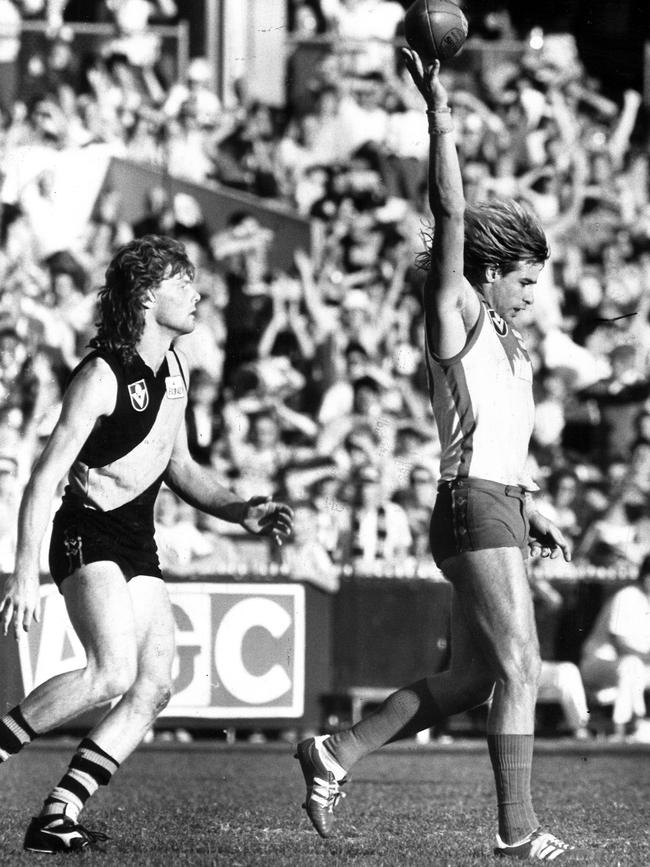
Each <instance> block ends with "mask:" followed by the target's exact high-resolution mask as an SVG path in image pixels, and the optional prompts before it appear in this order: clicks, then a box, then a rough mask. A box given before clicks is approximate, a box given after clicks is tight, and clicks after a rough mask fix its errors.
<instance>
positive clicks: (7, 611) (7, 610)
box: [2, 599, 14, 637]
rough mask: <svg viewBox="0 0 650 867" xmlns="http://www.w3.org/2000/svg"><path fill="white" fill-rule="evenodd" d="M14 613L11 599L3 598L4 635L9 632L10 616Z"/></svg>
mask: <svg viewBox="0 0 650 867" xmlns="http://www.w3.org/2000/svg"><path fill="white" fill-rule="evenodd" d="M13 613H14V604H13V602H12V601H11V599H4V600H3V602H2V634H3V635H4V636H5V637H6V636H7V633H8V632H9V626H10V624H11V618H12V617H13Z"/></svg>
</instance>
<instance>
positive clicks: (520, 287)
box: [484, 262, 544, 325]
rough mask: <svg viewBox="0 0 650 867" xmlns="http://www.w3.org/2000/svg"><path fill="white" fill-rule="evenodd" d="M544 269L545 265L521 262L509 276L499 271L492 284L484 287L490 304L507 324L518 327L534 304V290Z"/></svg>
mask: <svg viewBox="0 0 650 867" xmlns="http://www.w3.org/2000/svg"><path fill="white" fill-rule="evenodd" d="M543 267H544V266H543V264H541V265H540V264H536V263H532V262H521V263H520V264H519V265H518V266H517V267H516V268H515V269H514V270H513V271H509V272H508V273H507V274H501V272H499V271H497V272H496V275H495V277H494V279H493V280H492V282H490V283H488V284H487V286H485V287H484V294H485V298H486V300H487V302H488V304H489V305H490V306H491V307H492V308H493V309H494V310H495V311H496V312H497V313H498V314H499V316H501V317H502V318H503V319H505V320H506V322H511V323H513V324H515V325H516V323H517V320H518V319H519V318H520V317H521V314H522V313H523V312H524V311H525V310H527V309H528V308H529V307H530V306H531V305H532V304H533V301H534V292H533V290H534V287H535V284H536V283H537V278H538V277H539V275H540V273H541V271H542V268H543Z"/></svg>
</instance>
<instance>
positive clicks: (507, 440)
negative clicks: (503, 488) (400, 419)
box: [426, 299, 537, 490]
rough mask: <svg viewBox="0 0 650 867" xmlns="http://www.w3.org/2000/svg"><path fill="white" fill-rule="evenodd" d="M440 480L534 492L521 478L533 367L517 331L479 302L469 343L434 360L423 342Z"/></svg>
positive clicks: (530, 427) (529, 425)
mask: <svg viewBox="0 0 650 867" xmlns="http://www.w3.org/2000/svg"><path fill="white" fill-rule="evenodd" d="M426 361H427V373H428V383H429V394H430V397H431V406H432V408H433V414H434V418H435V420H436V424H437V427H438V434H439V437H440V444H441V447H442V454H441V459H440V479H441V481H451V480H452V479H455V478H465V477H467V476H472V477H475V478H481V479H487V480H489V481H493V482H499V483H501V484H504V485H522V486H523V487H525V488H528V489H530V490H535V489H536V488H537V485H536V484H535V483H534V482H533V481H532V480H531V479H530V478H529V477H527V476H526V473H525V464H526V459H527V456H528V443H529V440H530V436H531V433H532V430H533V422H534V414H535V408H534V404H533V387H532V386H533V375H532V365H531V362H530V358H529V356H528V353H527V352H526V348H525V346H524V343H523V340H522V337H521V335H520V334H519V332H518V331H516V330H515V329H514V328H513V327H512V326H511V325H510V324H508V323H507V322H505V321H504V320H503V319H502V318H501V317H500V316H499V315H498V314H497V313H495V311H494V310H492V309H491V308H490V307H488V306H487V304H486V303H485V302H484V301H483V300H482V299H481V309H480V313H479V318H478V321H477V323H476V325H475V326H474V328H473V329H472V331H471V332H470V334H469V335H468V338H467V343H466V344H465V346H464V347H463V349H462V350H461V351H460V352H459V353H458V354H457V355H455V356H454V357H453V358H449V359H444V360H440V359H439V358H437V357H435V356H434V355H433V354H432V353H431V351H430V349H429V346H428V343H427V345H426Z"/></svg>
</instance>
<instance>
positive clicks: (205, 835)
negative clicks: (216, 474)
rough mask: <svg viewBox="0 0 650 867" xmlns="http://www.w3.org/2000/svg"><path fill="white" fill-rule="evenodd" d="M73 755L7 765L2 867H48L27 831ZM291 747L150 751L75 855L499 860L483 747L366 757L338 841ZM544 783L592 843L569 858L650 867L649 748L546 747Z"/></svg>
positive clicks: (31, 755) (272, 862) (575, 833)
mask: <svg viewBox="0 0 650 867" xmlns="http://www.w3.org/2000/svg"><path fill="white" fill-rule="evenodd" d="M73 749H74V742H72V741H71V742H70V743H69V744H61V743H60V742H59V743H43V744H35V745H33V746H32V747H30V748H29V749H28V750H26V751H25V752H24V753H22V754H21V755H20V756H18V757H17V758H15V759H14V760H12V761H10V762H8V763H7V764H6V765H4V766H3V767H2V769H1V770H0V774H1V785H0V793H1V795H0V798H1V800H0V805H1V807H2V816H3V821H2V827H1V829H0V864H1V865H3V867H14V865H26V864H32V865H33V864H34V863H35V862H36V863H52V860H53V859H52V858H51V857H50V856H46V855H34V854H28V853H25V852H23V850H22V838H23V834H24V830H25V825H26V821H27V820H28V818H29V816H30V815H31V814H32V813H35V812H38V810H39V808H40V804H41V801H42V799H43V796H44V795H45V794H46V793H47V791H48V789H49V788H50V787H51V785H53V784H54V783H56V782H57V781H58V779H59V777H60V776H61V775H62V773H63V771H64V769H65V767H66V766H67V762H68V759H69V757H70V754H71V753H72V751H73ZM292 753H293V750H292V749H291V748H290V747H289V746H288V745H286V744H280V743H273V744H268V745H259V746H258V745H255V746H249V745H234V746H226V745H225V743H223V742H195V743H194V744H190V745H187V746H176V745H173V744H170V745H168V744H161V745H156V744H153V745H151V746H146V747H141V748H140V749H139V750H138V751H137V752H136V753H135V754H134V755H133V756H132V757H131V759H130V760H129V761H128V762H127V763H126V764H125V766H124V767H123V768H121V769H120V771H119V772H118V774H117V775H116V777H115V779H114V780H113V782H112V784H111V786H110V787H109V788H108V789H101V790H100V791H99V792H98V793H97V795H96V796H95V797H94V799H93V801H92V802H91V804H90V806H89V807H88V810H87V811H86V813H85V815H84V820H83V821H84V822H85V823H86V824H87V825H88V826H89V827H90V828H94V829H96V830H102V831H105V832H107V833H108V834H110V836H111V840H110V841H109V843H108V844H107V845H106V852H105V853H102V852H97V851H93V852H87V853H84V854H82V855H74V856H70V857H71V858H72V859H74V860H73V863H77V862H78V860H79V859H81V860H83V861H84V862H88V861H90V860H91V859H92V860H93V861H96V862H97V863H98V864H101V865H102V867H112V865H116V867H117V865H119V867H131V865H143V867H154V865H155V867H163V865H164V867H176V865H206V867H207V865H219V867H253V865H256V867H257V865H259V867H303V865H305V867H335V865H348V864H349V865H355V867H388V865H422V867H424V865H427V867H444V865H463V867H464V865H488V864H492V865H494V864H496V863H503V862H502V861H497V860H496V859H494V858H493V857H492V854H491V853H492V844H493V838H494V830H495V827H494V794H493V782H492V777H491V772H490V767H489V762H488V759H487V754H486V751H485V749H484V747H483V745H482V744H481V743H480V742H478V741H467V742H462V743H460V742H459V743H454V744H451V745H449V746H439V745H435V744H431V745H427V746H416V745H415V744H414V743H409V744H397V745H393V746H391V747H388V748H386V749H385V750H383V751H382V752H381V753H379V754H377V755H375V756H372V757H369V758H367V759H365V760H364V761H362V762H360V763H359V765H358V766H357V767H356V768H355V772H354V775H353V780H352V782H351V783H350V785H349V786H348V787H347V789H348V797H347V798H346V800H345V801H344V802H343V803H342V805H340V807H339V810H338V815H339V818H338V821H337V832H336V836H335V837H333V838H330V839H329V840H321V839H320V838H319V837H318V836H317V834H316V832H315V831H314V830H313V829H312V827H311V825H310V824H309V822H308V820H307V818H306V816H305V814H304V812H303V811H302V810H301V809H300V804H301V803H302V798H303V794H304V787H303V783H302V776H301V774H300V771H299V768H298V763H297V762H295V761H294V760H293V759H292V758H291V756H292ZM534 777H535V790H536V800H537V806H538V812H539V813H540V816H541V818H542V820H543V822H544V824H545V825H547V826H548V827H549V828H550V829H552V830H553V831H555V832H556V833H557V834H558V835H559V836H563V837H565V838H567V839H569V840H571V841H575V842H577V843H580V844H582V845H585V846H588V847H589V848H590V850H591V854H590V855H589V857H587V858H582V859H580V860H579V861H577V862H576V861H572V863H580V864H585V865H595V867H613V865H620V867H628V865H630V867H631V865H635V867H648V865H650V834H649V832H648V814H649V813H650V748H648V747H645V748H643V747H638V746H637V747H635V746H631V745H623V746H620V747H617V748H613V747H611V748H608V747H606V746H601V745H598V744H588V745H586V746H578V745H572V744H570V743H566V742H546V741H539V742H538V748H537V752H536V761H535V771H534ZM62 857H65V856H62ZM60 860H61V856H57V858H55V859H54V862H55V863H59V862H60ZM562 863H564V862H562Z"/></svg>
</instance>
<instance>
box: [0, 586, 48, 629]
mask: <svg viewBox="0 0 650 867" xmlns="http://www.w3.org/2000/svg"><path fill="white" fill-rule="evenodd" d="M38 590H39V580H38V573H37V572H36V573H35V574H33V575H32V574H29V575H23V574H22V573H20V572H14V573H13V574H12V575H8V576H7V578H6V579H5V582H4V587H3V588H2V596H1V597H0V621H1V622H2V633H3V635H7V634H8V633H9V630H10V629H11V628H12V626H13V630H14V634H15V636H16V638H18V637H19V636H20V634H21V630H22V631H24V632H27V630H28V629H29V627H30V626H31V624H32V620H36V621H37V622H38V615H39V592H38Z"/></svg>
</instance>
